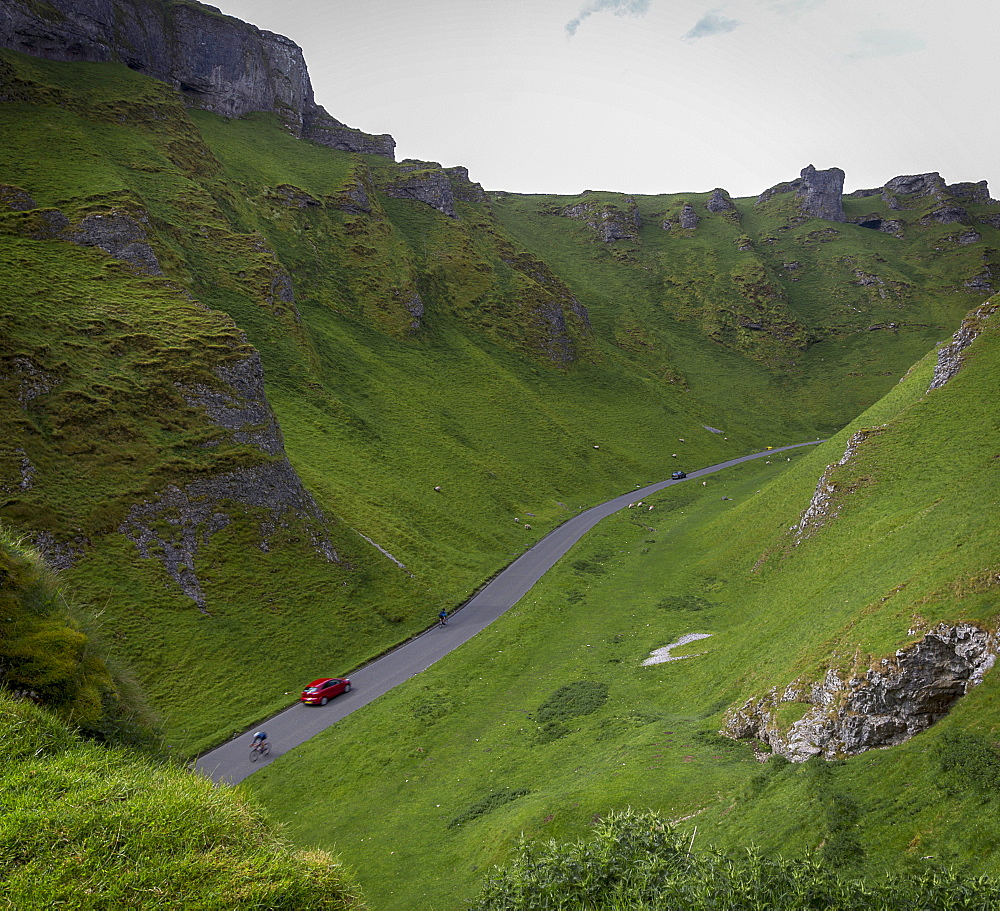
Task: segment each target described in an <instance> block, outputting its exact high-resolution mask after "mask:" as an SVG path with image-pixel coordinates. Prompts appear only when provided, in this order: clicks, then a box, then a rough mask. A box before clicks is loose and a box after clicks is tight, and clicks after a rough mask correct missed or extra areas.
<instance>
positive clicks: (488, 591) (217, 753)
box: [195, 440, 823, 784]
mask: <svg viewBox="0 0 1000 911" xmlns="http://www.w3.org/2000/svg"><path fill="white" fill-rule="evenodd" d="M820 442H823V441H822V440H813V441H810V442H808V443H797V444H795V445H794V446H781V447H778V448H777V449H769V450H765V451H764V452H755V453H753V454H752V455H746V456H740V457H739V458H738V459H730V460H729V461H728V462H720V463H719V464H718V465H710V466H709V467H708V468H701V469H698V470H697V471H692V472H689V473H688V476H687V478H686V479H685V480H694V479H695V478H700V477H701V476H702V475H706V474H712V473H713V472H716V471H722V469H724V468H731V467H732V466H733V465H739V464H740V463H741V462H749V461H750V460H752V459H760V458H763V457H764V456H770V455H777V454H778V453H779V452H786V451H787V450H789V449H798V448H800V447H802V446H814V445H816V443H820ZM684 482H685V481H684V480H679V481H660V482H659V483H657V484H650V485H649V486H648V487H643V488H641V489H638V490H630V491H629V492H628V493H625V494H622V495H621V496H620V497H615V498H614V499H613V500H608V501H607V502H606V503H601V504H600V505H599V506H593V507H591V508H590V509H588V510H586V511H584V512H581V513H580V514H579V515H577V516H574V517H573V518H572V519H570V520H568V521H567V522H564V523H563V524H562V525H560V526H559V527H558V528H555V529H553V530H552V531H551V532H549V533H548V534H547V535H546V536H545V537H544V538H542V540H541V541H539V542H538V543H537V544H535V545H534V546H533V547H532V548H530V549H529V550H527V551H525V553H523V554H522V555H521V556H520V557H518V558H517V559H516V560H514V562H513V563H511V564H510V565H509V566H508V567H507V568H506V569H504V570H503V571H502V572H501V573H500V574H499V575H497V576H496V577H495V578H494V579H492V580H491V581H490V582H489V583H488V584H487V585H485V586H483V588H481V589H480V590H479V591H478V592H477V593H476V594H475V595H474V596H473V597H472V598H470V599H469V600H468V601H467V602H466V603H465V604H464V605H462V607H461V608H459V609H458V610H457V611H456V612H455V613H454V614H453V615H452V616H451V618H449V620H448V625H447V626H444V627H441V626H435V627H432V628H431V629H429V630H427V631H426V632H424V633H422V634H421V635H419V636H417V637H416V638H415V639H411V640H409V641H408V642H406V643H404V644H403V645H401V646H399V647H398V648H396V649H395V650H393V651H391V652H389V653H388V654H386V655H383V656H382V657H381V658H378V659H376V660H375V661H372V662H371V663H370V664H366V665H365V666H364V667H361V668H359V669H358V670H357V671H355V672H354V673H353V674H351V685H352V688H351V691H350V692H349V693H345V694H344V695H343V696H338V697H337V698H336V699H334V700H333V701H332V702H330V703H329V704H327V705H325V706H307V705H303V704H302V703H296V704H295V705H293V706H291V707H290V708H287V709H285V710H284V711H282V712H279V713H278V714H277V715H275V716H274V717H273V718H269V719H268V720H267V721H265V722H262V723H261V724H259V725H257V726H256V728H255V730H260V729H262V728H263V729H264V730H266V731H267V736H268V740H269V741H270V744H271V752H270V755H269V756H268V757H266V758H263V759H259V760H258V761H257V762H256V763H251V762H250V760H249V755H250V739H251V736H252V733H251V732H248V733H246V734H242V735H240V736H237V737H234V738H233V739H232V740H230V741H228V742H227V743H224V744H222V746H219V747H216V748H215V749H214V750H211V751H209V752H208V753H205V754H204V755H202V756H201V757H200V758H199V759H198V760H197V762H196V763H195V768H196V770H197V771H199V772H201V773H202V774H204V775H206V776H208V777H209V778H211V779H212V780H213V781H217V782H219V781H225V782H230V783H232V784H236V783H237V782H240V781H242V780H243V779H244V778H246V777H247V776H248V775H250V774H251V773H252V772H254V771H256V770H257V769H259V768H262V767H263V766H265V765H267V764H268V763H269V762H272V761H273V760H275V759H276V758H277V757H278V756H281V755H282V754H284V753H287V752H288V751H289V750H291V749H294V748H295V747H297V746H298V745H299V744H301V743H305V741H307V740H309V738H311V737H315V736H316V735H317V734H318V733H320V731H323V730H325V729H326V728H328V727H330V725H332V724H336V723H337V722H338V721H340V719H341V718H345V717H346V716H347V715H350V714H351V712H355V711H357V710H358V709H360V708H361V707H362V706H365V705H367V704H368V703H369V702H371V701H372V700H374V699H377V698H378V697H379V696H381V695H382V694H383V693H387V692H389V690H391V689H392V688H393V687H395V686H398V685H399V684H400V683H403V682H404V681H406V680H409V679H410V678H411V677H415V676H416V675H417V674H419V673H420V672H421V671H425V670H427V668H429V667H430V666H431V665H432V664H434V663H435V662H436V661H439V660H440V659H441V658H443V657H444V656H445V655H447V654H448V653H449V652H451V651H453V650H454V649H456V648H458V647H459V646H460V645H461V644H462V643H463V642H467V641H468V640H469V639H471V638H472V637H473V636H475V635H476V633H478V632H479V631H480V630H482V629H485V628H486V627H487V626H489V624H491V623H492V622H493V621H494V620H496V619H497V617H499V616H500V615H501V614H503V613H504V612H505V611H507V610H509V609H510V608H511V607H513V606H514V605H515V604H517V602H518V601H520V600H521V598H523V597H524V595H525V594H527V592H528V591H529V589H531V587H532V586H533V585H534V584H535V583H536V582H537V581H538V580H539V579H541V578H542V576H543V575H545V573H546V572H547V571H548V570H549V569H551V568H552V566H554V565H555V563H556V561H557V560H558V559H559V558H560V557H562V556H563V555H564V554H565V553H566V552H567V551H568V550H569V549H570V548H571V547H572V546H573V545H574V544H576V542H577V541H579V540H580V538H582V537H583V536H584V535H585V534H586V533H587V532H588V531H590V529H591V528H593V527H594V526H595V525H596V524H597V523H598V522H600V521H601V519H604V518H606V517H607V516H610V515H611V514H612V513H616V512H618V511H619V510H620V509H625V508H626V507H627V506H628V504H629V503H635V502H636V501H637V500H642V499H645V498H646V497H648V496H650V495H651V494H654V493H656V492H657V491H660V490H663V489H664V488H666V487H672V486H673V485H674V484H683V483H684Z"/></svg>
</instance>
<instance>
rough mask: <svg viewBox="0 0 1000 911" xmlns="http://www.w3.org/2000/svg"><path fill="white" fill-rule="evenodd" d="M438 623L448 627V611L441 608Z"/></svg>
mask: <svg viewBox="0 0 1000 911" xmlns="http://www.w3.org/2000/svg"><path fill="white" fill-rule="evenodd" d="M438 623H439V624H441V626H447V625H448V611H446V610H445V609H444V608H443V607H442V608H441V613H440V614H438Z"/></svg>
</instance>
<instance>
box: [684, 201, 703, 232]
mask: <svg viewBox="0 0 1000 911" xmlns="http://www.w3.org/2000/svg"><path fill="white" fill-rule="evenodd" d="M699 221H701V219H700V218H698V213H697V212H695V210H694V206H692V205H691V204H690V203H684V208H683V209H681V227H682V228H684V229H686V230H688V231H693V230H694V229H695V228H697V227H698V222H699Z"/></svg>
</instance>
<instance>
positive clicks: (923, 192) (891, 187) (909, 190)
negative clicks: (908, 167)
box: [885, 171, 946, 199]
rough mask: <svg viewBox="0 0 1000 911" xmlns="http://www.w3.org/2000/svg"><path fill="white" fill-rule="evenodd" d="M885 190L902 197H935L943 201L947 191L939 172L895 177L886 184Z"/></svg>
mask: <svg viewBox="0 0 1000 911" xmlns="http://www.w3.org/2000/svg"><path fill="white" fill-rule="evenodd" d="M885 189H886V190H887V191H888V192H890V193H896V194H898V195H900V196H911V195H913V196H917V197H923V196H933V197H935V198H937V199H943V198H944V194H945V191H946V187H945V182H944V180H942V179H941V175H940V174H939V173H938V172H937V171H931V172H930V173H929V174H903V175H901V176H899V177H893V179H892V180H890V181H888V182H887V183H886V185H885Z"/></svg>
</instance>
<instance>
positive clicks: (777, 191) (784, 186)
mask: <svg viewBox="0 0 1000 911" xmlns="http://www.w3.org/2000/svg"><path fill="white" fill-rule="evenodd" d="M800 186H802V181H801V180H786V181H783V182H782V183H778V184H775V185H774V186H773V187H769V188H768V189H766V190H765V191H764V192H763V193H761V194H760V196H758V197H757V203H756V205H757V206H762V205H764V203H766V202H768V201H769V200H771V199H773V198H774V197H775V196H780V195H781V194H782V193H792V192H794V191H795V190H797V189H798V188H799V187H800Z"/></svg>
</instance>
